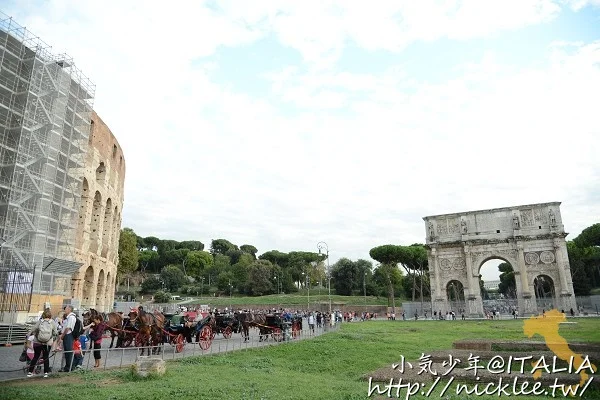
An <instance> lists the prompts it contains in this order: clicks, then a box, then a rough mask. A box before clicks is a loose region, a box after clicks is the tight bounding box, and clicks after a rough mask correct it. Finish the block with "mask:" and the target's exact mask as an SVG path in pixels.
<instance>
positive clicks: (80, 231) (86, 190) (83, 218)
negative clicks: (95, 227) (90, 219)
mask: <svg viewBox="0 0 600 400" xmlns="http://www.w3.org/2000/svg"><path fill="white" fill-rule="evenodd" d="M89 203H90V186H89V184H88V181H87V179H85V178H83V184H82V186H81V198H80V201H79V220H78V222H77V235H76V237H75V245H76V247H77V248H78V249H81V248H82V246H83V235H84V233H85V226H86V225H87V210H88V206H89Z"/></svg>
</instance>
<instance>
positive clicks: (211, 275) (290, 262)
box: [118, 224, 600, 304]
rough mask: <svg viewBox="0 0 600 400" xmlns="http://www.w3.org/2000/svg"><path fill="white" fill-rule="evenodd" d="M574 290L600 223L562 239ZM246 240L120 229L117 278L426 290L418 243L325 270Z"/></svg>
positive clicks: (595, 280) (261, 289)
mask: <svg viewBox="0 0 600 400" xmlns="http://www.w3.org/2000/svg"><path fill="white" fill-rule="evenodd" d="M567 248H568V253H569V262H570V265H571V274H572V277H573V286H574V289H575V294H576V295H578V296H583V295H588V294H589V293H590V290H591V288H592V287H599V286H600V224H595V225H592V226H590V227H588V228H586V229H584V230H583V231H582V232H581V234H580V235H579V236H577V237H576V238H575V239H574V240H573V241H569V242H567ZM257 254H258V249H257V248H256V247H255V246H253V245H251V244H243V245H241V246H238V245H236V244H233V243H231V242H230V241H228V240H226V239H215V240H212V241H211V243H210V248H209V249H208V251H206V250H205V245H204V243H202V242H200V241H196V240H186V241H181V242H178V241H175V240H168V239H167V240H163V239H159V238H157V237H154V236H149V237H145V238H143V237H140V236H138V235H136V234H135V232H134V231H133V230H132V229H129V228H124V229H123V230H122V232H121V237H120V240H119V266H118V272H119V276H120V277H121V278H123V277H129V276H131V275H132V274H134V273H136V274H138V275H139V276H141V277H142V278H143V281H144V282H143V284H142V291H143V292H146V293H153V292H155V291H157V290H163V291H168V292H184V293H189V294H196V295H198V294H201V293H204V294H208V293H218V294H221V295H230V294H234V293H235V294H244V295H251V296H260V295H265V294H273V293H291V292H295V291H298V290H299V289H300V288H305V287H306V286H307V285H309V286H310V287H311V288H312V287H315V286H320V287H324V288H327V287H328V284H330V285H331V292H332V293H333V294H339V295H364V294H366V295H368V296H386V297H388V298H389V302H390V304H394V298H395V297H396V296H400V297H403V298H407V299H410V300H412V301H419V300H420V301H423V299H427V298H429V297H430V285H429V267H428V264H427V250H426V248H425V246H424V245H422V244H413V245H410V246H401V245H393V244H388V245H383V246H378V247H374V248H372V249H371V251H370V252H369V254H370V256H371V258H372V259H373V260H375V261H377V262H378V265H377V266H376V267H375V268H374V267H373V263H372V262H371V261H367V260H357V261H352V260H350V259H348V258H341V259H340V260H338V261H337V262H336V263H335V264H333V265H331V268H330V272H331V274H330V276H328V275H327V267H326V261H327V260H326V258H327V256H326V255H324V254H318V253H313V252H305V251H291V252H289V253H283V252H280V251H278V250H270V251H267V252H265V253H263V254H260V255H257ZM499 270H500V272H501V274H500V285H499V292H500V293H503V294H504V295H506V296H507V297H514V296H515V291H516V289H515V279H514V271H513V268H512V266H511V265H510V264H508V263H502V264H500V266H499Z"/></svg>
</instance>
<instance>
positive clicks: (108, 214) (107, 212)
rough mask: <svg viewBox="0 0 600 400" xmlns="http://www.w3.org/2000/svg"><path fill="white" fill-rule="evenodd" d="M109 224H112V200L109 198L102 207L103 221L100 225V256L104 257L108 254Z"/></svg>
mask: <svg viewBox="0 0 600 400" xmlns="http://www.w3.org/2000/svg"><path fill="white" fill-rule="evenodd" d="M111 224H112V200H111V199H110V198H109V199H108V200H106V207H104V222H103V227H102V252H101V254H102V257H104V258H106V257H107V255H108V248H109V245H110V244H111V243H110V236H111Z"/></svg>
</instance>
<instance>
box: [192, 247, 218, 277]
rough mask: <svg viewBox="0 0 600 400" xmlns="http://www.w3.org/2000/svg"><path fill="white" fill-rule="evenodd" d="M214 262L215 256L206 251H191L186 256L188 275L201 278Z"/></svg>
mask: <svg viewBox="0 0 600 400" xmlns="http://www.w3.org/2000/svg"><path fill="white" fill-rule="evenodd" d="M212 264H213V257H212V256H211V255H210V253H208V252H206V251H189V252H188V253H187V254H186V256H185V269H186V271H187V273H188V275H190V276H193V277H194V278H197V279H198V278H200V277H201V276H202V275H203V274H204V272H205V271H206V270H208V269H209V268H210V266H212Z"/></svg>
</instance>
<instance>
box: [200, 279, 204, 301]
mask: <svg viewBox="0 0 600 400" xmlns="http://www.w3.org/2000/svg"><path fill="white" fill-rule="evenodd" d="M201 279H202V285H201V286H200V298H202V297H204V277H202V278H201Z"/></svg>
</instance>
